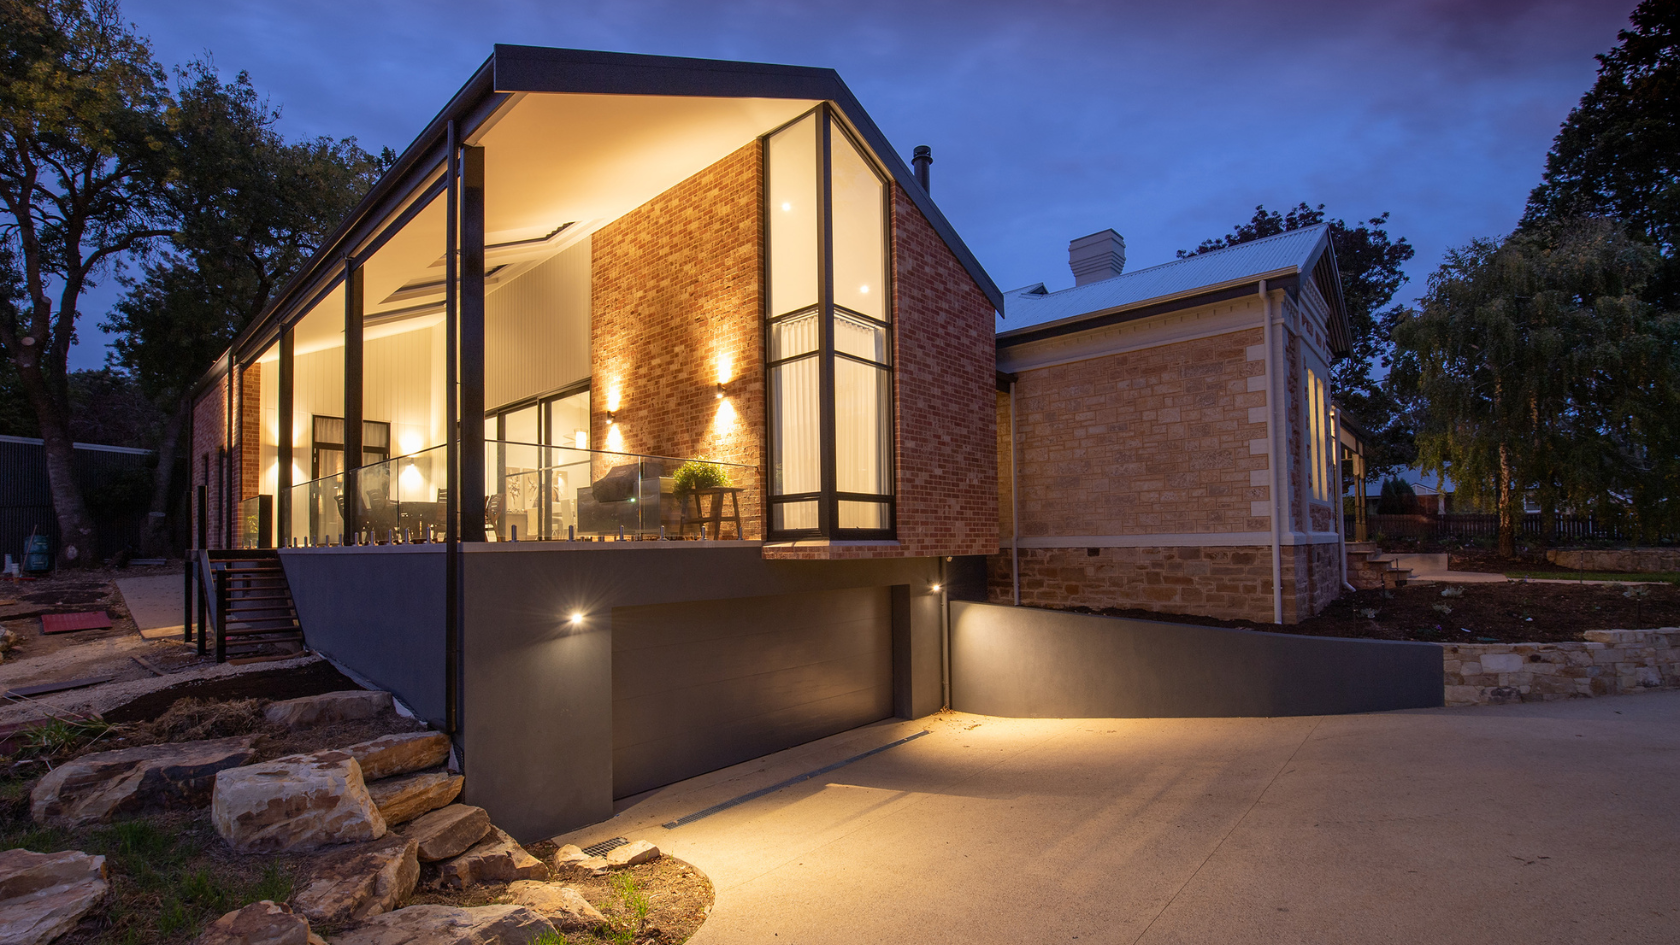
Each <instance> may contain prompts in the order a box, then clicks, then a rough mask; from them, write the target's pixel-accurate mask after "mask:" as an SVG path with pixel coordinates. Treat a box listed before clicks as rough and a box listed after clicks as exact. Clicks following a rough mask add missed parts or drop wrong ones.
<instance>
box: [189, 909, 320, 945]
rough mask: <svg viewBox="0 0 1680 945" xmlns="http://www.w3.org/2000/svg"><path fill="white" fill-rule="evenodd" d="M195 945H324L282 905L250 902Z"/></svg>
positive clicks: (304, 921)
mask: <svg viewBox="0 0 1680 945" xmlns="http://www.w3.org/2000/svg"><path fill="white" fill-rule="evenodd" d="M194 945H325V943H323V942H322V941H321V939H320V937H319V936H317V935H315V934H313V933H311V932H310V931H309V920H308V919H305V918H304V917H303V916H301V915H295V914H294V913H293V912H292V910H291V908H290V907H289V906H287V905H285V904H284V903H276V902H271V901H269V900H267V899H264V900H263V901H262V902H253V903H251V904H250V905H248V906H246V907H245V908H243V909H235V910H234V911H232V912H229V913H228V914H227V915H224V916H222V917H221V918H220V919H217V920H216V921H214V922H212V923H210V925H209V926H208V927H206V928H205V930H204V931H203V932H202V933H200V934H199V936H198V938H197V939H196V940H195V942H194Z"/></svg>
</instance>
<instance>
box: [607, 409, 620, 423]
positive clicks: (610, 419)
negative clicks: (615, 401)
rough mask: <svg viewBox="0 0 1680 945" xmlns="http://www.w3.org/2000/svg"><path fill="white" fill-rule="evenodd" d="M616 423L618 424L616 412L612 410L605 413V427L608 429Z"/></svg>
mask: <svg viewBox="0 0 1680 945" xmlns="http://www.w3.org/2000/svg"><path fill="white" fill-rule="evenodd" d="M617 422H618V416H617V412H616V411H612V410H609V411H607V426H609V427H610V426H612V425H613V424H615V423H617Z"/></svg>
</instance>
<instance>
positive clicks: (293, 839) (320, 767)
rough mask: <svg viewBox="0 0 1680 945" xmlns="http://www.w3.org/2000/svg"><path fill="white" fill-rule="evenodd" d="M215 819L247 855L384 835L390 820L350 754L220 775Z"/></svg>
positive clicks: (283, 760) (293, 757)
mask: <svg viewBox="0 0 1680 945" xmlns="http://www.w3.org/2000/svg"><path fill="white" fill-rule="evenodd" d="M210 818H211V820H212V821H213V822H214V823H215V825H216V832H217V833H219V834H221V835H222V839H224V840H226V841H227V842H228V843H229V844H230V845H231V846H232V847H233V848H234V849H236V850H240V851H242V852H257V851H277V850H314V849H318V848H320V847H324V846H330V845H332V844H338V843H357V842H360V841H364V840H377V839H379V838H380V837H383V836H384V835H385V829H386V827H385V818H384V817H383V816H381V815H380V813H379V808H378V807H377V806H376V805H375V804H374V802H373V798H372V797H370V796H368V791H367V787H366V785H364V784H363V783H362V769H361V767H360V766H359V765H357V764H356V759H354V758H352V757H350V755H349V753H348V752H342V751H318V752H315V753H314V754H309V755H291V756H289V757H286V758H280V759H277V760H275V761H271V762H268V763H267V764H260V765H246V766H245V767H242V768H228V769H227V770H225V771H223V772H221V773H220V774H218V775H216V789H215V795H214V797H213V799H212V800H211V803H210Z"/></svg>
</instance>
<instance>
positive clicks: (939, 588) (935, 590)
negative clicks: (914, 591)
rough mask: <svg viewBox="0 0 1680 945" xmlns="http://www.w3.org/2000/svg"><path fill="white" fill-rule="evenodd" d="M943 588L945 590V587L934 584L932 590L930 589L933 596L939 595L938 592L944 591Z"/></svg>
mask: <svg viewBox="0 0 1680 945" xmlns="http://www.w3.org/2000/svg"><path fill="white" fill-rule="evenodd" d="M944 588H945V585H943V584H935V585H934V586H933V588H932V590H933V592H934V593H935V594H937V593H939V592H940V591H941V590H943V589H944Z"/></svg>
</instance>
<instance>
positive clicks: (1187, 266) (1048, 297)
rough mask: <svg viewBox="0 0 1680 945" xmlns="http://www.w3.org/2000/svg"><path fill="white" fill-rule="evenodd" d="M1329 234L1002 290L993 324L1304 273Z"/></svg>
mask: <svg viewBox="0 0 1680 945" xmlns="http://www.w3.org/2000/svg"><path fill="white" fill-rule="evenodd" d="M1329 234H1330V228H1329V227H1328V226H1326V225H1324V224H1322V223H1321V224H1319V225H1317V226H1309V227H1305V228H1303V229H1299V230H1290V231H1289V232H1287V233H1279V234H1278V235H1276V236H1268V237H1265V238H1263V239H1257V240H1253V241H1252V242H1248V243H1243V244H1241V245H1239V246H1232V247H1230V248H1229V249H1220V250H1215V251H1213V252H1211V253H1203V254H1201V255H1199V256H1188V257H1186V258H1184V259H1175V260H1173V261H1172V262H1169V263H1163V264H1161V265H1159V266H1150V267H1149V268H1148V269H1139V270H1137V271H1135V272H1128V273H1126V274H1124V275H1120V276H1115V277H1114V278H1112V279H1104V280H1103V281H1101V282H1093V283H1091V284H1089V285H1082V286H1074V287H1073V288H1071V289H1063V290H1061V291H1059V292H1046V291H1044V286H1043V285H1042V284H1040V285H1033V286H1027V287H1025V288H1022V289H1016V290H1014V291H1011V292H1005V293H1004V300H1003V301H1004V311H1003V315H1004V317H1003V318H1001V319H999V320H998V321H997V332H998V334H999V335H1009V334H1013V333H1014V332H1017V331H1021V330H1023V329H1026V328H1035V327H1038V326H1041V325H1047V324H1050V323H1052V322H1059V321H1063V320H1065V319H1071V318H1078V317H1080V316H1082V315H1090V314H1093V313H1096V312H1108V311H1113V310H1115V309H1120V308H1126V307H1128V306H1132V305H1138V304H1142V303H1145V302H1150V301H1153V300H1156V299H1163V298H1170V297H1172V296H1177V295H1184V294H1187V293H1193V292H1196V291H1198V290H1201V289H1209V288H1213V287H1215V286H1220V285H1225V284H1228V283H1233V282H1242V281H1244V280H1247V279H1253V278H1256V277H1258V276H1263V275H1265V274H1267V273H1272V272H1278V271H1280V270H1293V271H1295V272H1299V273H1305V272H1307V271H1308V270H1309V269H1310V268H1311V266H1312V265H1313V263H1314V262H1315V261H1316V260H1317V258H1318V255H1319V253H1320V252H1321V251H1322V250H1323V247H1324V246H1326V245H1328V242H1329V239H1330V235H1329Z"/></svg>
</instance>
